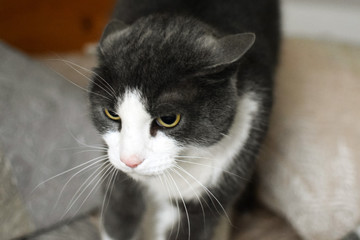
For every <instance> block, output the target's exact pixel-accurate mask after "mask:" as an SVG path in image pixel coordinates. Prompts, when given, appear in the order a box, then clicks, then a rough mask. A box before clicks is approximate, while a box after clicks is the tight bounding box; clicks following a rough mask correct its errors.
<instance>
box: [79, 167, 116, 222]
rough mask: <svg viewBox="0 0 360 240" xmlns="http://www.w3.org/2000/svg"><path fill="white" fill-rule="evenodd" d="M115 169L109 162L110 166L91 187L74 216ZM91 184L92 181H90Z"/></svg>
mask: <svg viewBox="0 0 360 240" xmlns="http://www.w3.org/2000/svg"><path fill="white" fill-rule="evenodd" d="M113 169H114V167H113V166H112V164H109V166H107V170H106V172H104V173H103V175H102V176H101V177H100V178H99V180H98V181H97V183H96V184H94V186H93V187H92V188H91V190H90V192H89V193H88V194H87V195H86V197H85V199H84V200H83V201H82V203H81V204H80V206H79V207H78V209H77V210H76V211H75V213H73V216H75V215H76V214H77V213H78V212H79V211H80V209H81V208H82V206H83V205H84V204H85V202H86V201H87V200H88V199H89V197H90V196H91V194H92V193H93V192H94V191H95V189H96V188H97V187H98V186H100V185H101V184H103V182H104V181H105V180H106V178H107V177H109V176H110V175H111V172H112V170H113ZM90 184H91V182H90Z"/></svg>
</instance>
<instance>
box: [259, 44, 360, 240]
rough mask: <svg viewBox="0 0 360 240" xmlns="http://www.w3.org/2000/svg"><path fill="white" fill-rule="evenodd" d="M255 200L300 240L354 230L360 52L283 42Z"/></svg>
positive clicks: (358, 214) (359, 184)
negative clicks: (281, 218)
mask: <svg viewBox="0 0 360 240" xmlns="http://www.w3.org/2000/svg"><path fill="white" fill-rule="evenodd" d="M280 66H281V67H280V69H279V73H278V78H277V87H276V91H275V99H276V102H275V106H274V112H273V115H272V118H271V126H270V132H269V135H268V137H267V140H266V143H265V146H264V148H263V151H262V155H261V158H260V159H259V161H258V171H259V176H260V179H259V180H260V181H259V182H260V184H259V189H258V196H259V198H260V200H261V201H262V202H263V203H265V204H266V205H267V206H268V207H270V208H271V209H272V210H274V211H276V212H277V213H279V214H280V215H282V216H284V217H285V218H286V219H288V220H289V221H290V223H291V224H292V225H293V226H294V228H295V229H296V230H297V231H298V233H299V234H300V235H301V236H302V237H303V238H304V239H314V240H315V239H316V240H332V239H338V238H340V237H342V236H343V235H345V234H346V233H347V232H348V231H350V230H351V229H353V228H355V226H356V225H358V224H360V121H359V119H360V48H359V47H350V46H344V45H341V44H333V43H325V42H315V41H309V40H296V39H290V40H286V41H284V45H283V52H282V59H281V65H280Z"/></svg>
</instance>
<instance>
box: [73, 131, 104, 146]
mask: <svg viewBox="0 0 360 240" xmlns="http://www.w3.org/2000/svg"><path fill="white" fill-rule="evenodd" d="M68 130H69V134H70V136H71V137H72V138H73V139H74V140H75V141H76V142H77V143H78V144H80V145H81V146H83V147H88V148H91V149H99V150H107V148H106V147H104V146H103V145H100V146H99V145H89V144H87V143H84V142H82V141H81V140H80V139H78V138H77V137H76V136H75V135H74V134H73V132H72V131H71V130H70V129H68Z"/></svg>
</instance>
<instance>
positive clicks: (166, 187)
mask: <svg viewBox="0 0 360 240" xmlns="http://www.w3.org/2000/svg"><path fill="white" fill-rule="evenodd" d="M162 177H163V176H162V174H160V175H158V178H159V180H160V182H161V185H163V186H164V187H165V189H166V191H167V194H168V197H169V201H171V199H172V197H171V193H170V190H169V187H168V186H167V185H165V183H164V181H163V179H162ZM173 230H174V225H172V226H171V231H170V234H169V237H170V236H171V234H172V232H173Z"/></svg>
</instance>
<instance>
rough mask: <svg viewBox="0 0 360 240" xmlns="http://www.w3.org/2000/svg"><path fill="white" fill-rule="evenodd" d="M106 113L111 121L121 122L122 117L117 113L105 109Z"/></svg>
mask: <svg viewBox="0 0 360 240" xmlns="http://www.w3.org/2000/svg"><path fill="white" fill-rule="evenodd" d="M104 112H105V115H106V116H107V117H108V118H110V119H111V120H114V121H119V120H120V116H119V115H117V114H116V113H114V112H113V111H111V110H108V109H107V108H105V109H104Z"/></svg>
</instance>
